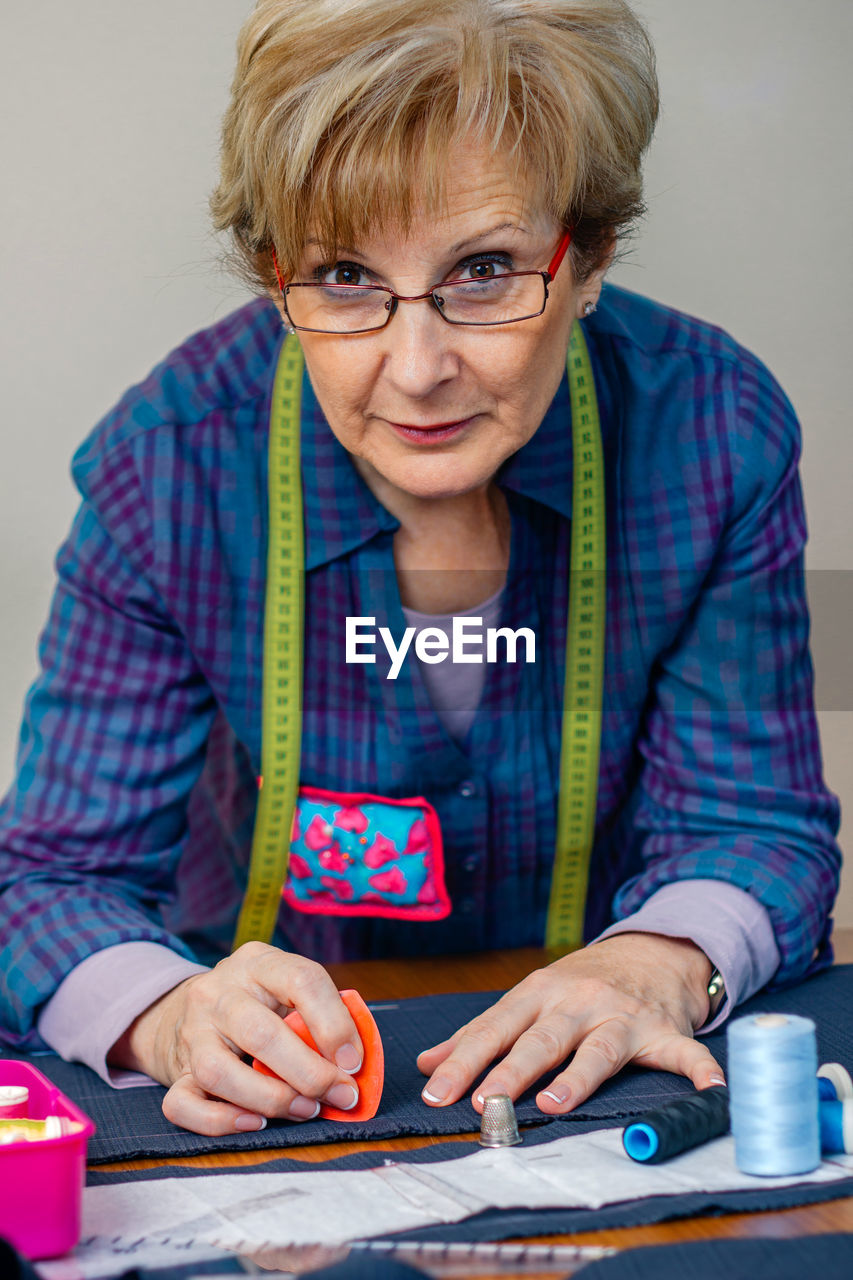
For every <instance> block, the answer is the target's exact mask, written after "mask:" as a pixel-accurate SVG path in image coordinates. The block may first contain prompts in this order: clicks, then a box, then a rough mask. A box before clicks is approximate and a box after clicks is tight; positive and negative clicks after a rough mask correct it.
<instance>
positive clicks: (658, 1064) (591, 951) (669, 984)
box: [418, 933, 724, 1115]
mask: <svg viewBox="0 0 853 1280" xmlns="http://www.w3.org/2000/svg"><path fill="white" fill-rule="evenodd" d="M710 976H711V963H710V961H709V960H708V957H707V956H706V955H705V953H704V952H703V951H700V949H699V948H698V947H697V946H695V945H694V944H693V943H692V942H688V941H686V940H685V939H682V938H665V937H662V936H661V935H660V934H649V933H623V934H617V935H616V936H615V937H612V938H605V939H604V941H603V942H596V943H594V944H592V945H590V946H588V947H585V948H584V949H583V950H581V951H574V952H572V953H571V954H570V955H567V956H563V957H562V958H561V959H559V960H556V961H554V963H553V964H549V965H547V966H546V968H544V969H537V970H536V972H535V973H531V974H529V975H528V977H526V978H525V979H524V980H523V981H522V982H520V983H519V984H518V985H517V986H515V987H513V988H512V990H511V991H508V992H507V994H506V995H505V996H502V997H501V999H500V1000H499V1001H498V1002H497V1004H495V1005H493V1006H492V1007H491V1008H490V1009H487V1010H486V1012H485V1013H483V1014H480V1016H479V1017H478V1018H474V1019H473V1020H472V1021H471V1022H469V1023H467V1024H466V1025H465V1026H464V1027H461V1028H460V1029H459V1031H457V1032H456V1034H455V1035H453V1036H451V1038H450V1039H449V1040H445V1041H444V1042H443V1043H442V1044H438V1045H435V1046H434V1047H433V1048H432V1049H426V1050H425V1051H424V1052H423V1053H422V1054H420V1056H419V1057H418V1068H419V1070H420V1071H422V1072H423V1074H424V1075H428V1076H429V1077H430V1078H429V1081H428V1082H427V1085H426V1087H425V1089H424V1091H423V1098H424V1101H425V1102H427V1103H429V1104H430V1105H431V1106H445V1105H447V1104H448V1103H451V1102H456V1101H458V1099H459V1098H461V1097H462V1095H463V1094H464V1093H465V1092H466V1091H467V1090H468V1089H469V1088H471V1086H472V1085H473V1083H474V1081H475V1080H476V1079H478V1078H479V1076H480V1075H481V1073H482V1072H483V1071H484V1070H485V1069H486V1068H487V1067H488V1066H489V1064H490V1063H492V1062H494V1061H495V1059H500V1061H498V1062H497V1063H496V1065H495V1066H494V1067H493V1069H492V1070H491V1071H490V1072H489V1074H488V1075H487V1076H486V1078H485V1079H484V1080H483V1081H482V1083H481V1084H480V1086H479V1088H478V1089H477V1093H476V1096H475V1097H474V1099H473V1102H474V1107H475V1109H476V1110H477V1111H480V1112H481V1111H482V1109H483V1098H485V1097H488V1096H489V1095H490V1094H493V1093H506V1094H509V1096H510V1097H511V1098H513V1099H515V1098H518V1096H519V1095H520V1094H521V1093H523V1092H524V1090H525V1089H527V1088H528V1087H529V1086H530V1085H531V1084H533V1083H534V1081H536V1080H538V1079H539V1078H540V1077H541V1076H543V1075H544V1074H545V1073H546V1072H548V1071H550V1070H552V1069H554V1068H559V1071H558V1074H557V1075H556V1076H554V1078H553V1080H552V1081H551V1082H550V1083H548V1084H547V1085H546V1087H545V1089H543V1090H542V1091H541V1092H540V1093H538V1094H537V1095H536V1104H537V1106H538V1107H539V1109H540V1111H544V1112H547V1113H548V1114H550V1115H560V1114H562V1113H563V1112H567V1111H572V1110H574V1108H575V1107H577V1106H578V1105H579V1104H580V1103H581V1102H584V1101H585V1099H587V1098H588V1097H589V1096H590V1094H592V1093H594V1092H595V1090H596V1089H597V1088H598V1086H599V1085H600V1084H602V1083H603V1082H604V1081H605V1080H606V1079H608V1077H609V1076H612V1075H615V1074H616V1072H617V1071H619V1070H620V1068H622V1067H624V1066H625V1065H626V1064H627V1063H629V1062H633V1063H636V1064H637V1065H638V1066H642V1067H655V1068H657V1069H658V1070H661V1071H672V1072H676V1073H677V1074H679V1075H684V1076H687V1077H688V1079H690V1080H692V1082H693V1084H694V1085H695V1086H696V1088H697V1089H704V1088H707V1087H708V1086H709V1085H712V1084H722V1083H724V1079H723V1072H722V1069H721V1068H720V1066H719V1063H717V1062H716V1061H715V1060H714V1058H713V1057H712V1056H711V1054H710V1053H709V1051H708V1050H707V1049H706V1048H705V1046H704V1045H703V1044H701V1043H699V1042H698V1041H696V1040H694V1038H693V1031H694V1029H695V1028H696V1027H700V1026H701V1025H702V1023H703V1022H704V1021H705V1019H706V1018H707V1015H708V992H707V986H708V980H709V978H710ZM571 1054H574V1057H573V1058H572V1061H571V1063H569V1065H567V1066H564V1064H565V1063H566V1060H567V1058H569V1056H570V1055H571Z"/></svg>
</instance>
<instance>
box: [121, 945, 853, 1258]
mask: <svg viewBox="0 0 853 1280" xmlns="http://www.w3.org/2000/svg"><path fill="white" fill-rule="evenodd" d="M835 949H836V959H837V961H838V962H842V963H850V962H853V929H846V930H839V931H836V934H835ZM548 959H549V957H548V953H547V952H545V951H541V950H537V949H527V950H520V951H501V952H493V953H488V954H482V955H473V956H458V957H454V956H448V957H440V958H438V959H435V958H430V959H414V960H412V959H401V960H394V961H388V960H367V961H361V962H357V963H352V964H339V965H330V966H329V972H330V973H331V975H332V977H333V978H334V980H335V982H336V983H337V985H338V987H341V988H343V987H355V988H356V989H357V990H358V991H360V992H361V994H362V995H363V996H364V998H365V999H366V1000H377V1001H378V1000H393V999H405V998H406V997H408V996H420V995H431V994H432V995H436V994H438V993H440V992H445V991H489V990H500V989H503V988H506V987H510V986H512V985H513V984H514V983H516V982H518V981H519V980H520V979H521V978H523V977H524V976H525V975H526V974H528V973H530V972H531V971H532V970H533V969H536V968H539V967H540V966H541V965H542V964H545V963H547V961H548ZM473 1114H474V1113H473V1112H472V1115H473ZM472 1137H476V1132H475V1131H474V1130H472V1131H471V1132H469V1133H465V1134H458V1135H455V1136H454V1137H451V1136H448V1135H447V1134H442V1135H440V1136H435V1137H408V1138H389V1139H381V1140H379V1141H376V1142H336V1143H324V1144H318V1145H316V1146H309V1147H304V1146H300V1147H278V1148H268V1149H266V1150H264V1151H246V1152H223V1153H221V1154H220V1153H217V1154H216V1155H208V1156H192V1157H181V1158H177V1159H169V1160H164V1159H157V1160H126V1161H118V1162H116V1163H114V1164H105V1165H104V1164H102V1165H98V1168H99V1169H116V1170H120V1169H145V1168H153V1167H155V1166H163V1165H171V1164H179V1165H181V1164H182V1165H193V1166H194V1167H195V1168H222V1167H224V1166H228V1167H240V1166H245V1165H257V1164H262V1163H264V1162H266V1161H267V1160H275V1159H277V1158H278V1157H281V1156H288V1157H289V1158H290V1159H293V1160H302V1161H305V1162H306V1163H312V1162H321V1161H324V1160H334V1159H335V1158H337V1157H339V1156H344V1155H348V1154H350V1153H351V1152H355V1151H365V1150H370V1151H373V1152H377V1153H378V1152H393V1151H404V1150H409V1149H411V1148H413V1147H424V1146H428V1145H431V1144H433V1143H441V1142H452V1141H470V1140H471V1138H472ZM828 1231H851V1232H853V1197H850V1198H847V1199H843V1200H830V1201H828V1202H827V1203H825V1204H813V1205H804V1206H802V1207H801V1208H795V1209H781V1210H775V1211H772V1212H768V1213H736V1214H729V1215H726V1216H724V1217H710V1218H682V1219H679V1220H677V1221H675V1222H660V1223H654V1224H652V1225H650V1226H645V1227H622V1228H619V1229H608V1230H605V1231H584V1232H581V1233H579V1234H577V1235H574V1236H566V1235H560V1236H537V1237H536V1242H537V1243H542V1244H544V1243H549V1242H550V1243H571V1244H602V1245H615V1246H616V1247H617V1248H620V1249H626V1248H630V1247H632V1246H634V1245H643V1244H668V1243H672V1242H673V1241H675V1240H698V1239H703V1238H708V1237H723V1236H739V1237H745V1236H753V1237H754V1236H775V1237H784V1236H799V1235H816V1234H819V1233H821V1232H828ZM549 1274H553V1273H549ZM564 1274H565V1273H564ZM543 1275H544V1273H543ZM501 1280H506V1277H502V1278H501ZM528 1280H535V1277H533V1276H528Z"/></svg>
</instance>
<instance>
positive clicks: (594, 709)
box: [545, 324, 606, 951]
mask: <svg viewBox="0 0 853 1280" xmlns="http://www.w3.org/2000/svg"><path fill="white" fill-rule="evenodd" d="M568 371H569V390H570V393H571V402H572V544H571V553H570V559H569V565H570V576H569V621H568V627H567V635H566V673H565V679H564V683H563V736H562V743H561V746H560V794H559V798H558V801H557V838H556V841H555V849H554V870H553V872H552V873H551V899H550V902H549V903H548V917H547V920H546V923H545V946H546V947H556V948H559V949H560V950H562V951H573V950H574V949H575V948H576V947H579V946H581V945H582V943H583V920H584V913H585V911H586V891H587V886H588V884H589V860H590V856H591V854H592V840H593V834H594V831H595V807H596V802H597V799H598V763H599V756H600V753H601V712H602V694H603V691H604V610H605V604H606V599H605V589H604V588H605V581H604V577H605V511H604V453H603V450H602V446H601V422H600V419H599V416H598V399H597V397H596V394H595V382H594V380H593V376H592V364H591V362H590V358H589V351H588V349H587V345H586V339H585V337H584V336H583V332H582V330H581V326H580V325H579V324H575V326H574V329H573V330H572V340H571V342H570V343H569V356H568Z"/></svg>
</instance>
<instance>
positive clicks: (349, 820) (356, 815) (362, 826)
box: [335, 805, 367, 835]
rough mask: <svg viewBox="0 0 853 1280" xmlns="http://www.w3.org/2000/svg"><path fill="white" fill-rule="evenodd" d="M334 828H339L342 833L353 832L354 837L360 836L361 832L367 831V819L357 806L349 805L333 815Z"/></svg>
mask: <svg viewBox="0 0 853 1280" xmlns="http://www.w3.org/2000/svg"><path fill="white" fill-rule="evenodd" d="M335 826H336V827H340V828H341V830H342V831H354V832H355V833H356V835H361V833H362V831H366V830H367V818H366V817H365V814H364V811H363V810H362V809H359V807H358V805H349V806H347V807H346V808H343V809H338V811H337V813H336V814H335Z"/></svg>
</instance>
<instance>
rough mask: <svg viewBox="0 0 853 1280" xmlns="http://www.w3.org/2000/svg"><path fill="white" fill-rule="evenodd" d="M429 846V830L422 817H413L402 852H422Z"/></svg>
mask: <svg viewBox="0 0 853 1280" xmlns="http://www.w3.org/2000/svg"><path fill="white" fill-rule="evenodd" d="M428 848H429V832H428V831H427V824H426V823H425V822H424V820H423V818H415V821H414V822H413V823H412V826H411V829H410V831H409V839H408V842H407V844H406V848H405V849H404V853H423V852H424V851H425V850H426V849H428Z"/></svg>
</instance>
